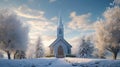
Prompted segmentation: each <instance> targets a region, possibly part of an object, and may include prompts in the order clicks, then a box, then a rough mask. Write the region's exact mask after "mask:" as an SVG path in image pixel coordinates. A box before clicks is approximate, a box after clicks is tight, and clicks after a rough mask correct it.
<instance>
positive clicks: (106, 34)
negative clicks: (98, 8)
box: [96, 5, 120, 59]
mask: <svg viewBox="0 0 120 67" xmlns="http://www.w3.org/2000/svg"><path fill="white" fill-rule="evenodd" d="M103 16H104V19H102V20H99V21H98V22H97V24H96V38H97V39H96V40H97V41H96V44H97V45H96V47H97V48H98V49H99V52H100V54H104V52H105V51H106V50H107V51H109V52H111V53H112V54H113V59H116V58H117V54H118V52H119V51H120V6H118V5H117V6H113V7H111V8H108V9H107V10H106V11H105V12H104V14H103Z"/></svg>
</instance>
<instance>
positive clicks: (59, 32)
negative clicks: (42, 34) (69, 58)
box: [57, 13, 64, 38]
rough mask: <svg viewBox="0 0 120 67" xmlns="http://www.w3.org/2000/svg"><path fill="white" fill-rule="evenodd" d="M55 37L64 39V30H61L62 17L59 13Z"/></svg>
mask: <svg viewBox="0 0 120 67" xmlns="http://www.w3.org/2000/svg"><path fill="white" fill-rule="evenodd" d="M57 37H58V38H63V37H64V28H63V23H62V17H61V14H60V13H59V20H58V28H57Z"/></svg>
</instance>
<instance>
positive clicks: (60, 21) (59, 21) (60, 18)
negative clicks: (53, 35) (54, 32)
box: [58, 11, 62, 26]
mask: <svg viewBox="0 0 120 67" xmlns="http://www.w3.org/2000/svg"><path fill="white" fill-rule="evenodd" d="M58 24H59V26H60V25H62V17H61V11H60V13H59V20H58Z"/></svg>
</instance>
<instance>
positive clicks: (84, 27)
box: [0, 0, 113, 45]
mask: <svg viewBox="0 0 120 67" xmlns="http://www.w3.org/2000/svg"><path fill="white" fill-rule="evenodd" d="M112 2H113V0H0V8H9V9H12V10H13V11H15V12H16V14H17V15H18V16H19V17H20V19H21V21H23V22H24V23H26V24H27V25H28V26H29V27H30V33H29V36H30V42H31V43H33V41H34V40H36V38H37V37H38V36H39V35H40V36H41V38H42V40H43V43H44V44H45V45H50V44H51V42H53V41H54V40H55V38H56V27H57V20H58V15H59V12H60V10H61V16H62V19H63V24H64V27H65V39H67V41H68V42H69V43H73V42H76V41H77V39H78V38H79V37H80V36H86V35H89V34H91V33H93V32H94V27H93V24H94V23H95V21H96V20H97V18H98V17H101V16H102V14H103V12H104V11H105V10H106V8H107V7H109V6H110V3H112Z"/></svg>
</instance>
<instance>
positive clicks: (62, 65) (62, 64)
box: [49, 59, 73, 67]
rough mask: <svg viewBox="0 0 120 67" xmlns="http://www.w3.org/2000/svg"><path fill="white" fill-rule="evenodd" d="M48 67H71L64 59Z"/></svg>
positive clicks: (57, 60)
mask: <svg viewBox="0 0 120 67" xmlns="http://www.w3.org/2000/svg"><path fill="white" fill-rule="evenodd" d="M49 67H73V66H72V64H70V63H68V62H66V61H65V60H64V59H56V60H55V61H54V62H52V64H51V65H50V66H49Z"/></svg>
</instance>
